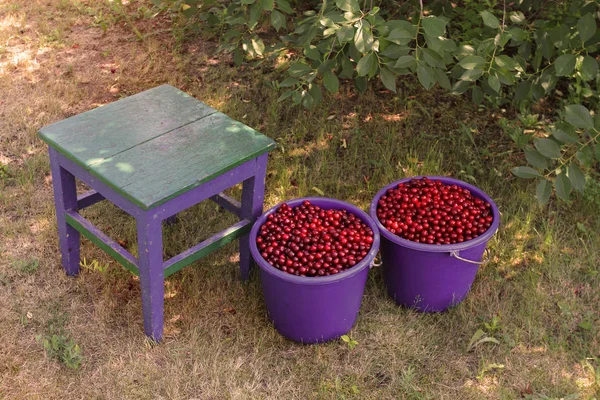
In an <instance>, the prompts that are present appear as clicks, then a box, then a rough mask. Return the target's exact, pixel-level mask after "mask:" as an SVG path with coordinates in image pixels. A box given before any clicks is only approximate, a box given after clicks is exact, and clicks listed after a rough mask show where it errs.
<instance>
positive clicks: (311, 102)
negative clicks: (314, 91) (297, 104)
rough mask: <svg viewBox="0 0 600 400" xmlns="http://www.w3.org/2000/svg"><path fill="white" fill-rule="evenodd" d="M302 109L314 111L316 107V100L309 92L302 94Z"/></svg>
mask: <svg viewBox="0 0 600 400" xmlns="http://www.w3.org/2000/svg"><path fill="white" fill-rule="evenodd" d="M302 107H304V108H306V109H307V110H312V109H313V108H314V107H315V99H314V98H313V97H312V96H311V95H310V93H309V92H308V91H303V92H302Z"/></svg>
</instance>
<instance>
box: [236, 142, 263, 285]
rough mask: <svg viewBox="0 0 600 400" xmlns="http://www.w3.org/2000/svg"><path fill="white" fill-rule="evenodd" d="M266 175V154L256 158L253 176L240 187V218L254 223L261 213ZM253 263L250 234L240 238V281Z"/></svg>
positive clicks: (245, 278) (247, 273) (246, 277)
mask: <svg viewBox="0 0 600 400" xmlns="http://www.w3.org/2000/svg"><path fill="white" fill-rule="evenodd" d="M266 174H267V154H263V155H261V156H259V157H258V158H256V164H255V170H254V176H253V177H252V178H249V179H246V180H245V181H244V183H243V185H242V208H241V213H240V217H241V218H242V219H244V218H245V219H249V220H250V221H253V222H254V221H256V219H257V218H258V217H260V215H261V214H262V212H263V201H264V199H265V176H266ZM252 265H253V261H252V255H251V254H250V233H247V234H245V235H243V236H241V237H240V272H241V277H242V280H247V279H248V276H249V275H250V269H251V268H252Z"/></svg>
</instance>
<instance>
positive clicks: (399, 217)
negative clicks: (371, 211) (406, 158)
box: [377, 178, 494, 244]
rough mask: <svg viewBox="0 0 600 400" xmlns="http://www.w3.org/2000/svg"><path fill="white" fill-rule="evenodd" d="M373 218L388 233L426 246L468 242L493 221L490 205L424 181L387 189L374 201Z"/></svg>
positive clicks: (467, 193)
mask: <svg viewBox="0 0 600 400" xmlns="http://www.w3.org/2000/svg"><path fill="white" fill-rule="evenodd" d="M377 218H378V219H379V221H380V222H381V223H382V225H383V226H384V227H385V228H386V229H387V230H388V231H390V232H391V233H393V234H395V235H397V236H400V237H402V238H404V239H407V240H412V241H415V242H420V243H428V244H452V243H460V242H463V241H465V240H472V239H474V238H476V237H477V236H479V235H481V234H483V233H485V231H487V229H488V228H489V227H490V226H491V224H492V222H493V220H494V218H493V216H492V209H491V205H490V203H488V202H486V201H484V200H482V199H479V198H477V197H475V196H473V194H472V193H471V192H470V191H469V190H468V189H463V188H461V187H459V186H458V185H444V184H443V183H442V182H441V181H439V180H436V181H432V180H430V179H428V178H422V179H412V180H411V181H409V182H406V183H402V184H398V186H397V187H395V188H393V189H388V190H387V191H386V193H385V195H383V196H381V198H380V199H379V201H378V202H377Z"/></svg>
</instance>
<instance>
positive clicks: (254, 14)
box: [248, 3, 262, 29]
mask: <svg viewBox="0 0 600 400" xmlns="http://www.w3.org/2000/svg"><path fill="white" fill-rule="evenodd" d="M261 13H262V8H261V6H260V4H259V3H254V4H252V5H251V6H250V12H249V13H248V27H249V28H250V29H254V27H255V26H256V24H257V23H258V18H260V14H261Z"/></svg>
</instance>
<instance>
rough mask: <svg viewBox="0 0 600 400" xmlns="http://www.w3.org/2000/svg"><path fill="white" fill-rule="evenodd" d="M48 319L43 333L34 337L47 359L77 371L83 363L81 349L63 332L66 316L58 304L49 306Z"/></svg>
mask: <svg viewBox="0 0 600 400" xmlns="http://www.w3.org/2000/svg"><path fill="white" fill-rule="evenodd" d="M49 311H50V315H51V316H50V318H49V319H48V321H46V327H45V332H44V333H43V334H40V335H37V336H36V341H37V342H38V343H40V344H41V345H42V347H43V349H44V350H45V352H46V355H47V356H48V358H50V359H53V360H56V361H58V362H60V363H62V364H63V365H65V366H66V367H67V368H70V369H79V367H80V366H81V363H82V362H83V354H82V351H81V347H80V346H79V345H78V344H77V343H75V341H74V340H73V339H72V338H71V337H69V335H68V334H67V333H66V332H65V324H66V322H67V319H68V318H67V315H66V314H65V313H64V312H62V311H61V309H60V305H59V304H58V303H54V304H51V306H50V310H49Z"/></svg>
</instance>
